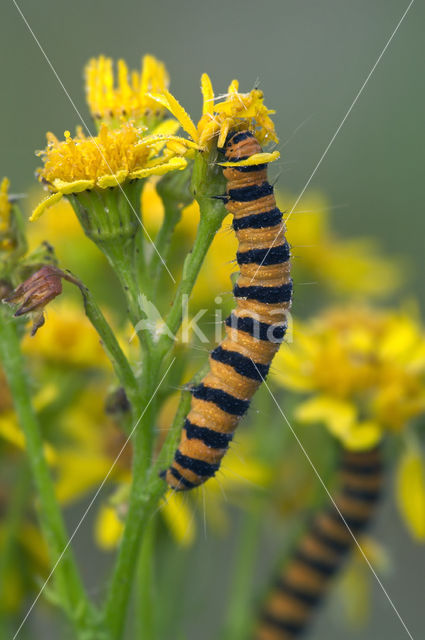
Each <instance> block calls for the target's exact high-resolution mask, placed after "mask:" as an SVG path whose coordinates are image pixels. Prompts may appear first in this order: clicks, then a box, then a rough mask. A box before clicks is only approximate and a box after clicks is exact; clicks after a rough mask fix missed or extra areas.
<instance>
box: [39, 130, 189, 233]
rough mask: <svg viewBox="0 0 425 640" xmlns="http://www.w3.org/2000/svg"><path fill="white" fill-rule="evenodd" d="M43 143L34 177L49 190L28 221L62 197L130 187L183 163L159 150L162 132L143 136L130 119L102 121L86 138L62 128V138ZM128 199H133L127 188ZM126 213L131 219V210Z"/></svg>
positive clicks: (50, 135) (167, 152)
mask: <svg viewBox="0 0 425 640" xmlns="http://www.w3.org/2000/svg"><path fill="white" fill-rule="evenodd" d="M47 142H48V144H47V147H46V149H45V150H44V151H41V152H39V154H38V155H40V156H41V157H42V159H43V162H44V166H43V167H42V168H41V169H40V170H39V171H38V177H39V180H40V182H42V183H44V184H45V185H46V186H47V188H48V189H49V191H51V192H52V195H51V196H49V198H47V199H46V200H44V201H43V202H41V203H40V204H39V205H38V207H36V209H35V210H34V212H33V214H32V216H31V220H36V219H37V218H38V217H39V216H40V215H41V214H42V213H43V211H44V210H45V209H46V208H47V207H49V206H51V205H52V204H54V203H55V202H57V201H58V200H60V199H61V198H62V197H63V196H70V195H74V196H79V195H80V194H83V193H87V192H91V191H92V190H94V191H95V193H96V195H97V199H98V201H99V200H101V198H102V196H104V195H105V193H106V190H107V189H109V188H111V187H120V186H121V187H122V188H123V189H124V188H126V190H127V191H129V190H130V187H131V186H132V185H133V184H134V181H137V180H140V179H142V178H146V177H147V176H150V175H163V174H165V173H167V172H168V171H173V170H176V169H184V167H185V166H186V161H185V160H184V158H181V157H176V156H175V155H174V154H173V153H171V152H169V151H168V150H165V151H164V152H163V153H162V154H161V150H162V148H163V147H164V142H165V137H164V136H162V135H144V130H143V129H141V128H139V127H136V126H135V125H134V124H133V123H131V122H127V123H124V124H123V125H122V126H121V127H120V128H118V129H110V128H108V127H107V125H106V124H102V126H101V128H100V131H99V135H98V136H97V137H86V136H85V135H84V134H83V132H82V131H81V129H79V130H78V131H77V135H76V137H75V138H72V137H71V134H70V133H69V131H65V140H63V141H60V140H58V139H57V138H56V136H54V135H53V134H52V133H48V134H47ZM128 198H129V199H130V200H131V199H132V197H131V194H130V193H129V194H128ZM98 208H99V207H98ZM130 214H131V215H130V219H131V221H133V218H134V214H133V212H130ZM99 216H101V214H100V213H99ZM98 222H101V220H99V221H98ZM104 224H105V221H103V225H104ZM103 225H102V226H103Z"/></svg>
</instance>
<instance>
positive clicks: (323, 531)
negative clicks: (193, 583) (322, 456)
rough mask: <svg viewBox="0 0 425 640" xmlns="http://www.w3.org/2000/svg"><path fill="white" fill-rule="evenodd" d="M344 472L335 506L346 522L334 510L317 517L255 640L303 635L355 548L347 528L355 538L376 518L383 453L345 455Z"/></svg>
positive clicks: (267, 605) (274, 593)
mask: <svg viewBox="0 0 425 640" xmlns="http://www.w3.org/2000/svg"><path fill="white" fill-rule="evenodd" d="M340 473H341V488H340V490H339V493H338V495H337V497H336V499H335V503H336V505H337V507H338V509H339V511H340V513H341V514H342V517H341V515H340V513H338V511H337V509H336V508H335V506H334V505H331V506H330V507H327V508H326V509H325V510H324V511H321V512H319V513H318V514H317V515H316V516H315V517H314V519H313V522H312V524H311V526H310V527H309V531H308V532H307V533H306V534H305V535H304V536H303V538H302V539H301V541H300V543H299V544H298V546H297V548H296V550H295V553H294V554H293V555H292V558H291V560H290V562H289V565H287V566H286V567H285V568H284V570H283V571H282V573H281V575H280V576H279V577H278V578H277V580H276V582H275V584H274V587H273V589H272V591H271V593H270V594H269V596H268V598H267V600H266V602H265V605H264V607H263V610H262V612H261V616H260V622H259V626H258V629H257V632H256V634H255V640H291V639H292V638H295V637H299V636H300V635H301V634H302V633H303V631H304V630H305V628H306V627H307V625H308V623H309V622H310V619H311V617H312V614H313V612H314V610H315V607H317V606H318V604H319V603H320V601H321V600H322V598H323V597H324V595H325V593H326V591H327V588H328V585H329V581H330V579H331V577H332V576H333V575H334V574H335V573H336V572H337V571H338V569H339V568H340V567H341V564H342V562H343V560H344V557H345V556H346V555H347V553H348V551H349V550H350V549H351V548H353V546H354V540H353V537H352V535H351V534H350V532H349V530H348V528H347V525H348V527H349V528H350V529H351V531H352V532H353V534H354V535H356V534H358V533H359V532H360V531H362V530H363V528H364V527H365V526H366V525H367V524H368V523H369V521H370V519H371V517H372V515H373V514H374V511H375V508H376V503H377V501H378V499H379V497H380V490H381V485H382V463H381V454H380V448H379V447H377V448H376V449H373V450H370V451H364V452H352V451H351V452H350V451H346V450H344V452H343V459H342V467H341V471H340ZM344 521H345V522H344Z"/></svg>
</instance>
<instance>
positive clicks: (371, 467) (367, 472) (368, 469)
mask: <svg viewBox="0 0 425 640" xmlns="http://www.w3.org/2000/svg"><path fill="white" fill-rule="evenodd" d="M341 468H342V471H348V472H349V473H353V474H358V475H362V476H373V475H378V474H379V473H380V472H381V470H382V464H381V462H380V461H379V460H377V461H376V462H362V463H360V464H359V463H358V462H352V461H350V460H345V461H343V463H342V465H341Z"/></svg>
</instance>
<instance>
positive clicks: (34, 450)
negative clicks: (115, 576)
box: [0, 306, 93, 630]
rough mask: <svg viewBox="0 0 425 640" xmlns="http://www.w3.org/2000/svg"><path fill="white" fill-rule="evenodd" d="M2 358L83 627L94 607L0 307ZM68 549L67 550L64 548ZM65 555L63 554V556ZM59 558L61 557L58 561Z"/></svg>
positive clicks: (69, 602)
mask: <svg viewBox="0 0 425 640" xmlns="http://www.w3.org/2000/svg"><path fill="white" fill-rule="evenodd" d="M0 360H1V362H2V365H3V369H4V372H5V374H6V378H7V381H8V383H9V388H10V391H11V394H12V396H13V402H14V405H15V409H16V412H17V415H18V419H19V423H20V425H21V428H22V430H23V432H24V435H25V441H26V448H27V453H28V459H29V464H30V468H31V472H32V475H33V478H34V481H35V485H36V488H37V492H38V498H39V503H40V514H39V515H40V522H41V525H42V528H43V531H44V535H45V538H46V542H47V546H48V549H49V554H50V560H51V562H52V564H53V566H54V565H55V564H56V562H58V564H57V566H56V569H55V574H54V577H55V580H56V586H57V590H58V594H59V597H60V600H61V604H62V606H63V607H64V609H65V610H66V612H67V614H68V615H69V617H70V619H71V620H73V621H74V624H75V625H76V627H77V628H79V629H80V630H81V629H82V628H87V627H88V626H90V625H89V623H90V618H91V617H92V613H93V610H92V607H91V604H90V602H89V600H88V598H87V596H86V593H85V590H84V587H83V584H82V581H81V577H80V575H79V572H78V568H77V565H76V562H75V559H74V555H73V553H72V550H71V548H69V547H68V548H67V545H68V535H67V532H66V528H65V524H64V521H63V518H62V514H61V511H60V509H59V505H58V503H57V501H56V496H55V492H54V487H53V481H52V478H51V475H50V471H49V467H48V465H47V462H46V459H45V457H44V450H43V439H42V437H41V432H40V426H39V424H38V421H37V418H36V415H35V413H34V410H33V407H32V404H31V400H30V390H29V385H28V381H27V377H26V375H25V371H24V361H23V357H22V354H21V350H20V343H19V338H18V332H17V325H16V321H15V320H14V319H13V318H11V316H10V313H9V310H8V309H7V308H6V307H4V306H3V307H0ZM65 548H67V549H66V551H65V552H64V549H65ZM62 554H63V555H62ZM59 558H60V560H59Z"/></svg>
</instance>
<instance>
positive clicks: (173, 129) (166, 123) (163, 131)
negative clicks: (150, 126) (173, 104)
mask: <svg viewBox="0 0 425 640" xmlns="http://www.w3.org/2000/svg"><path fill="white" fill-rule="evenodd" d="M179 129H180V123H179V122H177V120H174V118H168V119H167V120H163V121H162V122H161V123H160V124H159V125H157V126H156V127H155V128H154V130H153V131H152V135H153V136H156V135H160V136H164V135H165V136H168V135H174V134H175V133H177V131H178V130H179Z"/></svg>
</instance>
